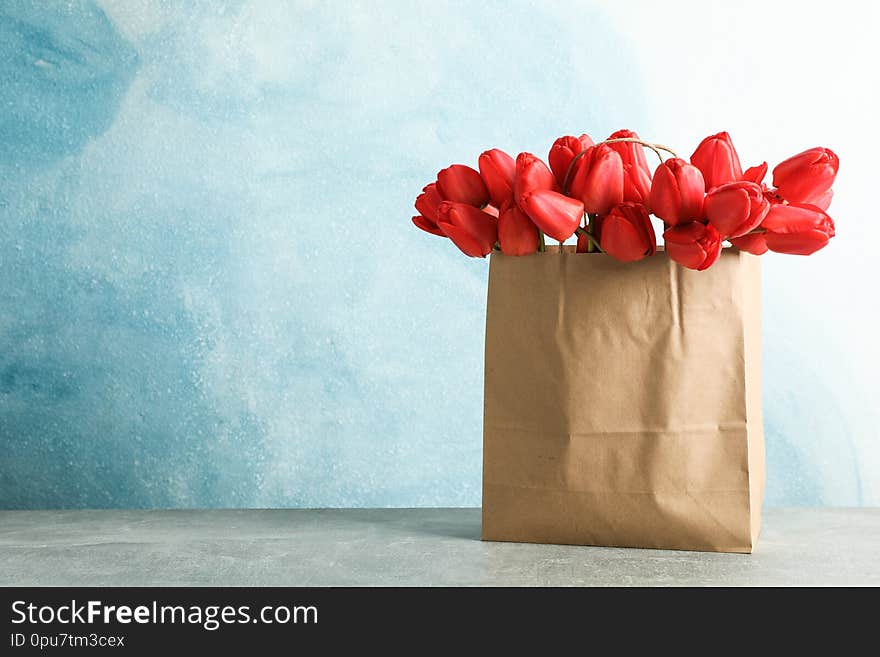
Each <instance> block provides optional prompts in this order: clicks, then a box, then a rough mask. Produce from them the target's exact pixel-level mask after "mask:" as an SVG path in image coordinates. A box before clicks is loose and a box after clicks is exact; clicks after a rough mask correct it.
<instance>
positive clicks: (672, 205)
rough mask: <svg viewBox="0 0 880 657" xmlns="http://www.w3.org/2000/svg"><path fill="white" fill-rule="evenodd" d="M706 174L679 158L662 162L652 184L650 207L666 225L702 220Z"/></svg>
mask: <svg viewBox="0 0 880 657" xmlns="http://www.w3.org/2000/svg"><path fill="white" fill-rule="evenodd" d="M705 191H706V190H705V184H704V183H703V174H702V173H700V170H699V169H698V168H697V167H695V166H694V165H692V164H688V163H687V162H685V161H684V160H682V159H681V158H679V157H675V158H671V159H668V160H666V161H665V162H663V163H662V164H661V165H660V166H658V167H657V170H656V171H655V172H654V181H653V182H652V184H651V210H652V211H653V213H654V214H656V215H657V216H658V217H660V218H661V219H662V220H663V221H665V222H666V223H667V224H670V225H672V226H675V225H676V224H681V223H687V222H689V221H695V220H696V219H700V218H701V217H702V214H703V195H704V194H705Z"/></svg>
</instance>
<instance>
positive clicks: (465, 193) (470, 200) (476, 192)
mask: <svg viewBox="0 0 880 657" xmlns="http://www.w3.org/2000/svg"><path fill="white" fill-rule="evenodd" d="M437 191H438V192H439V193H440V196H442V197H443V200H444V201H454V202H455V203H467V204H468V205H473V206H474V207H477V208H481V207H483V206H484V205H486V203H488V202H489V190H488V189H486V185H485V184H484V183H483V179H482V178H480V174H479V172H478V171H476V170H475V169H471V168H470V167H468V166H465V165H463V164H453V165H452V166H448V167H446V168H445V169H443V170H442V171H441V172H440V173H438V174H437Z"/></svg>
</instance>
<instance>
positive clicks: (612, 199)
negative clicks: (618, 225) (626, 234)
mask: <svg viewBox="0 0 880 657" xmlns="http://www.w3.org/2000/svg"><path fill="white" fill-rule="evenodd" d="M569 188H570V189H569V195H570V196H572V197H573V198H579V199H580V200H581V201H583V203H584V208H585V209H586V211H587V212H589V213H590V214H607V213H608V212H609V211H610V210H611V208H613V207H614V206H615V205H617V204H618V203H622V202H623V160H622V159H621V157H620V154H619V153H618V152H617V151H615V150H613V149H612V148H611V146H610V145H609V144H604V145H602V144H600V145H598V146H591V147H590V148H589V149H587V152H586V153H585V154H584V155H583V156H582V157H581V158H580V159H579V160H578V161H577V162H575V165H574V171H573V172H572V176H571V182H570V185H569Z"/></svg>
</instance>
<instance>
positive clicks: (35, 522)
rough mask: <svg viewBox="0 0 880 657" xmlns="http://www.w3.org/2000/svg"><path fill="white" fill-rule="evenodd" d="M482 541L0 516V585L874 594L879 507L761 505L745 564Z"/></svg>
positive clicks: (731, 558) (53, 515)
mask: <svg viewBox="0 0 880 657" xmlns="http://www.w3.org/2000/svg"><path fill="white" fill-rule="evenodd" d="M479 535H480V512H479V509H381V510H380V509H340V510H278V511H269V510H259V511H251V510H235V511H0V585H4V586H27V585H33V586H43V585H59V586H60V585H73V586H75V585H93V586H125V585H131V586H150V585H154V586H172V585H179V586H188V585H204V586H214V585H226V586H245V585H253V586H282V585H283V586H347V585H361V586H373V585H378V586H424V585H428V586H431V585H466V586H471V585H477V586H482V585H489V586H494V585H502V586H545V585H546V586H569V585H622V586H628V585H664V586H665V585H673V586H677V585H685V586H688V585H695V586H702V585H731V586H739V585H805V584H815V585H835V584H839V585H847V584H855V585H861V584H871V585H880V568H878V566H880V556H878V547H880V509H769V510H767V511H766V512H765V514H764V530H763V532H762V535H761V540H760V542H759V545H758V550H757V551H756V552H755V554H752V555H742V554H708V553H699V552H671V551H661V550H632V549H618V548H594V547H577V546H562V545H528V544H517V543H485V542H481V541H480V540H479Z"/></svg>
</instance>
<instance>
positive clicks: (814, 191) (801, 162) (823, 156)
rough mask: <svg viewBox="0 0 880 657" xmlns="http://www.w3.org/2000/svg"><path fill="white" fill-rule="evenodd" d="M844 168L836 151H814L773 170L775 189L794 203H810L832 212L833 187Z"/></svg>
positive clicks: (786, 161) (800, 154) (819, 149)
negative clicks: (839, 167) (830, 204)
mask: <svg viewBox="0 0 880 657" xmlns="http://www.w3.org/2000/svg"><path fill="white" fill-rule="evenodd" d="M839 164H840V162H839V160H838V158H837V155H836V154H835V153H834V151H831V150H829V149H827V148H811V149H809V150H806V151H804V152H803V153H798V154H797V155H795V156H793V157H790V158H788V159H787V160H785V161H784V162H780V163H779V164H777V165H776V167H774V169H773V185H774V186H775V187H776V188H777V191H778V192H779V194H781V195H782V197H783V198H784V199H785V200H786V201H789V202H790V203H809V204H811V205H816V206H819V207H822V203H823V201H824V208H822V209H823V210H824V209H827V208H828V204H829V203H831V196H830V191H831V185H833V184H834V179H835V178H836V177H837V168H838V165H839Z"/></svg>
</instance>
